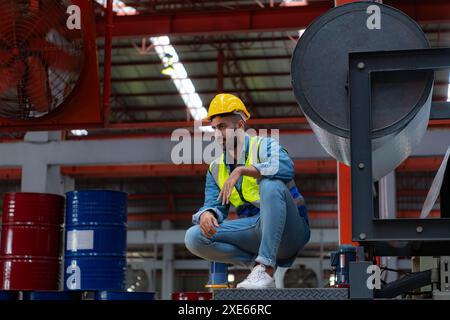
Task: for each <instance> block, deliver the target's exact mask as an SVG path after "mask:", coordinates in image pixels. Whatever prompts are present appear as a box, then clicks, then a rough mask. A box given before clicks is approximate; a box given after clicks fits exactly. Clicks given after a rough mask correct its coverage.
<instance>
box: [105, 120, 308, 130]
mask: <svg viewBox="0 0 450 320" xmlns="http://www.w3.org/2000/svg"><path fill="white" fill-rule="evenodd" d="M307 123H308V122H307V120H306V118H305V117H284V118H256V119H250V120H249V121H248V124H249V125H250V126H251V125H265V124H307ZM194 124H195V123H194V121H165V122H164V121H162V122H161V121H158V122H135V123H126V122H125V123H111V124H110V125H109V126H108V128H110V129H146V128H186V127H191V128H193V127H194ZM203 125H205V126H208V125H209V123H208V122H206V121H205V122H203Z"/></svg>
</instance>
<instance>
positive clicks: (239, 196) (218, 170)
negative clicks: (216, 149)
mask: <svg viewBox="0 0 450 320" xmlns="http://www.w3.org/2000/svg"><path fill="white" fill-rule="evenodd" d="M261 140H262V139H261V138H260V137H250V143H249V148H248V156H247V159H246V160H245V166H246V167H248V166H251V165H253V164H255V163H258V162H259V157H258V152H259V145H260V144H261ZM224 159H225V155H224V153H222V155H221V156H220V157H218V158H217V159H216V160H214V161H213V162H212V163H211V164H210V166H209V171H210V172H211V175H212V176H213V178H214V180H215V181H216V183H217V185H218V186H219V188H220V190H222V188H223V185H224V184H225V181H227V179H228V177H229V176H230V172H229V171H228V169H227V166H226V164H225V161H224ZM286 185H287V187H288V189H289V191H291V195H292V196H293V198H294V201H295V203H296V204H297V206H301V205H303V204H304V199H303V196H302V195H301V194H300V193H299V192H298V189H297V186H296V185H295V182H294V180H291V181H289V182H288V183H287V184H286ZM259 200H260V195H259V184H258V181H257V180H256V179H255V178H253V177H249V176H242V187H241V192H239V191H238V190H237V188H236V187H233V190H232V192H231V195H230V202H231V204H232V205H233V206H234V207H235V208H238V207H240V206H242V205H244V204H249V203H251V204H253V205H254V206H255V207H258V208H259V202H260V201H259Z"/></svg>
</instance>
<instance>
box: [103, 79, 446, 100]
mask: <svg viewBox="0 0 450 320" xmlns="http://www.w3.org/2000/svg"><path fill="white" fill-rule="evenodd" d="M290 75H291V74H290V72H246V73H244V74H224V75H223V77H224V78H232V77H238V76H242V77H245V78H252V77H282V76H286V77H287V76H290ZM189 78H190V79H192V80H212V79H217V74H202V75H189ZM169 80H170V81H172V80H176V79H175V78H170V77H167V76H156V77H131V78H112V79H111V82H153V81H169ZM435 85H436V83H435ZM447 85H448V83H447ZM185 108H186V107H185Z"/></svg>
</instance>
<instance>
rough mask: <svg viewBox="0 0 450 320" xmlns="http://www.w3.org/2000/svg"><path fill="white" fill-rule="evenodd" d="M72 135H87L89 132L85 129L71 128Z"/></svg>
mask: <svg viewBox="0 0 450 320" xmlns="http://www.w3.org/2000/svg"><path fill="white" fill-rule="evenodd" d="M70 132H71V133H72V134H73V135H74V136H79V137H81V136H87V135H88V134H89V132H88V131H87V130H84V129H82V130H71V131H70Z"/></svg>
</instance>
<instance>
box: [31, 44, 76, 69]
mask: <svg viewBox="0 0 450 320" xmlns="http://www.w3.org/2000/svg"><path fill="white" fill-rule="evenodd" d="M30 49H31V51H32V52H34V53H38V54H39V55H40V56H41V57H42V59H43V60H44V61H45V62H46V63H47V65H48V66H49V67H51V68H56V69H61V70H65V71H72V72H75V71H77V70H79V69H80V68H81V65H80V60H79V59H78V58H77V57H76V56H73V55H71V54H70V53H67V52H66V51H64V50H63V49H61V48H59V47H57V46H56V45H54V44H53V43H51V42H48V41H45V40H33V41H31V44H30Z"/></svg>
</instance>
